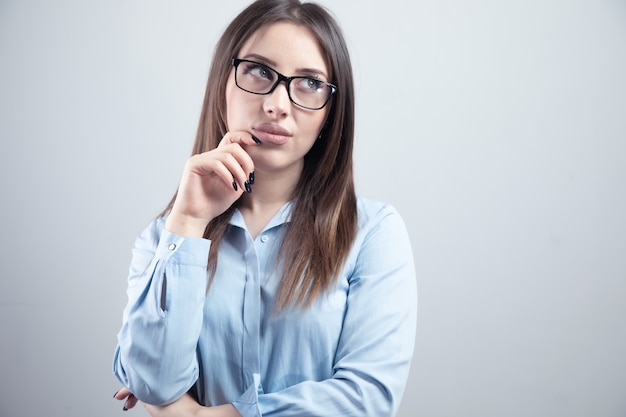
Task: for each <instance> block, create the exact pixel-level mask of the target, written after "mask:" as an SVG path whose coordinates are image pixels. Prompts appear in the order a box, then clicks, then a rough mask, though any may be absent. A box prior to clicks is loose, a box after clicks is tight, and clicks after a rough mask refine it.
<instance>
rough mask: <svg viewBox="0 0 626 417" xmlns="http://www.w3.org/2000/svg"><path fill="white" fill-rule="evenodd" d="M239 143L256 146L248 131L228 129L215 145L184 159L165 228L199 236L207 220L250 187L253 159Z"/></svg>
mask: <svg viewBox="0 0 626 417" xmlns="http://www.w3.org/2000/svg"><path fill="white" fill-rule="evenodd" d="M242 145H249V146H257V144H256V142H255V141H254V140H253V139H252V135H250V133H248V132H243V131H237V132H229V133H227V134H226V135H225V136H224V138H222V140H221V142H220V144H219V145H218V147H217V148H215V149H213V150H210V151H208V152H204V153H201V154H197V155H194V156H192V157H191V158H189V159H188V160H187V163H186V164H185V169H184V171H183V175H182V178H181V181H180V185H179V187H178V193H177V195H176V200H175V202H174V205H173V207H172V211H171V213H170V215H169V216H168V219H167V221H166V224H165V228H166V229H167V230H169V231H170V232H173V233H176V234H179V235H181V236H194V237H202V236H203V234H204V229H205V228H206V226H207V224H208V223H209V222H210V221H211V220H213V219H214V218H215V217H217V216H219V215H220V214H222V213H223V212H224V211H226V210H227V209H228V208H229V207H230V206H231V205H232V204H233V203H234V202H235V201H236V200H237V199H238V198H239V197H240V196H241V194H242V193H243V192H244V190H245V189H246V188H248V189H250V188H249V187H250V186H251V184H250V179H251V177H250V174H251V173H252V172H254V163H253V161H252V158H251V157H250V155H248V153H247V152H246V151H245V150H244V148H243V146H242ZM246 185H247V186H246Z"/></svg>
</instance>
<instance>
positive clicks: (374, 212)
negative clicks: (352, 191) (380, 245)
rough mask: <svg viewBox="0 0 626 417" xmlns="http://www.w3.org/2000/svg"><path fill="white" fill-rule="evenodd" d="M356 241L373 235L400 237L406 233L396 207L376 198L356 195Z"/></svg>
mask: <svg viewBox="0 0 626 417" xmlns="http://www.w3.org/2000/svg"><path fill="white" fill-rule="evenodd" d="M357 216H358V232H357V242H358V241H359V240H361V241H362V240H365V239H367V238H368V236H369V237H371V236H373V235H377V236H381V237H382V236H386V237H387V238H389V237H391V236H395V237H400V236H404V235H406V225H405V223H404V220H403V219H402V216H401V215H400V213H398V211H397V210H396V208H395V207H394V206H393V205H391V204H389V203H385V202H382V201H378V200H373V199H369V198H365V197H357Z"/></svg>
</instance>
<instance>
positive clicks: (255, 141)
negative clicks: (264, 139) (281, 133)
mask: <svg viewBox="0 0 626 417" xmlns="http://www.w3.org/2000/svg"><path fill="white" fill-rule="evenodd" d="M250 136H252V140H253V141H254V143H256V144H257V145H260V144H261V140H260V139H259V138H257V137H256V136H254V135H250Z"/></svg>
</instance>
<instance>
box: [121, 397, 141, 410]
mask: <svg viewBox="0 0 626 417" xmlns="http://www.w3.org/2000/svg"><path fill="white" fill-rule="evenodd" d="M137 401H138V400H137V397H135V396H134V395H133V394H130V395H129V396H128V399H127V400H126V404H124V409H125V410H130V409H131V408H133V407H134V406H135V405H137Z"/></svg>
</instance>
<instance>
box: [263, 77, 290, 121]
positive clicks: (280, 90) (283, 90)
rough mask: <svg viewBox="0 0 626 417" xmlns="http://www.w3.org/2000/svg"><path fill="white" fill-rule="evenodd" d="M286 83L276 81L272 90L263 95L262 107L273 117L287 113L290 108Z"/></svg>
mask: <svg viewBox="0 0 626 417" xmlns="http://www.w3.org/2000/svg"><path fill="white" fill-rule="evenodd" d="M287 88H288V87H287V83H285V82H284V81H281V82H280V83H278V85H277V86H276V88H275V89H274V91H272V92H271V93H270V94H268V95H266V96H265V100H264V101H263V109H264V110H265V112H267V113H268V114H271V115H273V116H274V117H283V116H286V115H287V114H288V113H289V109H290V108H291V100H290V99H289V91H288V90H287Z"/></svg>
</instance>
